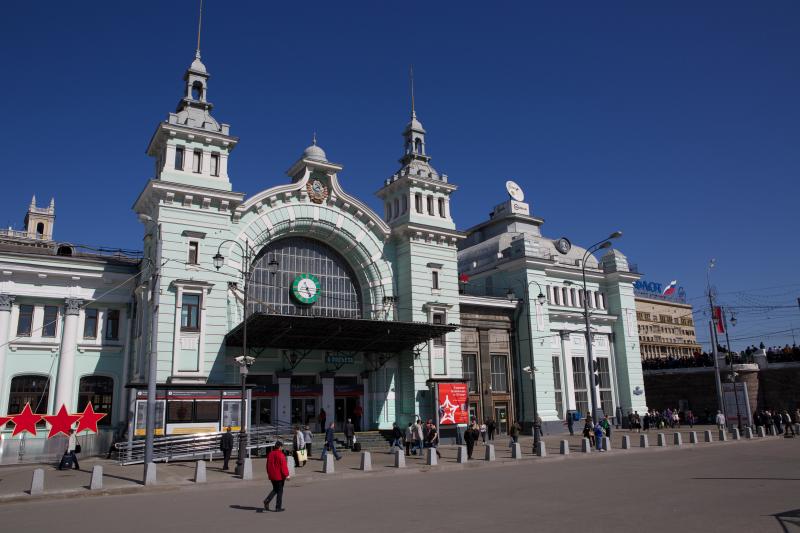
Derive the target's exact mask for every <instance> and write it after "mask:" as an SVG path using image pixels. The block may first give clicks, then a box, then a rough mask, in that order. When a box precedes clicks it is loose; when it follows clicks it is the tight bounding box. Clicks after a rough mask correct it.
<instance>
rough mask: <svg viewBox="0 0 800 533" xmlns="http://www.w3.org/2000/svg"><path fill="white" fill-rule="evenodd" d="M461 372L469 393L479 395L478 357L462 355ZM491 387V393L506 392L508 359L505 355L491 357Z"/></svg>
mask: <svg viewBox="0 0 800 533" xmlns="http://www.w3.org/2000/svg"><path fill="white" fill-rule="evenodd" d="M461 357H462V362H463V366H462V372H463V375H464V379H465V380H466V381H467V388H468V389H469V392H470V393H473V394H477V393H480V389H479V388H478V356H477V354H474V353H466V354H462V356H461ZM490 357H491V366H490V369H491V387H492V392H508V364H507V359H508V357H507V356H505V355H495V354H492V355H491V356H490Z"/></svg>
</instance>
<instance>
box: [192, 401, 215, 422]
mask: <svg viewBox="0 0 800 533" xmlns="http://www.w3.org/2000/svg"><path fill="white" fill-rule="evenodd" d="M219 409H220V402H218V401H216V400H214V401H202V402H195V403H194V413H195V416H194V421H195V422H219Z"/></svg>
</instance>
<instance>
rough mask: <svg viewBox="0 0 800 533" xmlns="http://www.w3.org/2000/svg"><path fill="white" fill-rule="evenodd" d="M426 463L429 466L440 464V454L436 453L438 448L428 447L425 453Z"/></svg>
mask: <svg viewBox="0 0 800 533" xmlns="http://www.w3.org/2000/svg"><path fill="white" fill-rule="evenodd" d="M425 464H426V465H428V466H436V465H438V464H439V456H438V455H437V454H436V448H428V450H427V453H426V455H425Z"/></svg>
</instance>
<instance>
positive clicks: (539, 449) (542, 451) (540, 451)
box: [534, 440, 547, 457]
mask: <svg viewBox="0 0 800 533" xmlns="http://www.w3.org/2000/svg"><path fill="white" fill-rule="evenodd" d="M534 451H535V453H536V455H538V456H539V457H547V446H545V444H544V441H543V440H540V441H539V442H538V443H536V449H535V450H534Z"/></svg>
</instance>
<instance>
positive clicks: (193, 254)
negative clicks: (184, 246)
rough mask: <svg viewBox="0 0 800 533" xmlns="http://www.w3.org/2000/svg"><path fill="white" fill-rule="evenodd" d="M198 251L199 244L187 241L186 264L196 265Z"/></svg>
mask: <svg viewBox="0 0 800 533" xmlns="http://www.w3.org/2000/svg"><path fill="white" fill-rule="evenodd" d="M199 249H200V244H199V243H198V242H197V241H189V258H188V261H187V263H189V264H190V265H196V264H198V257H199V256H198V253H199V251H200V250H199Z"/></svg>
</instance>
